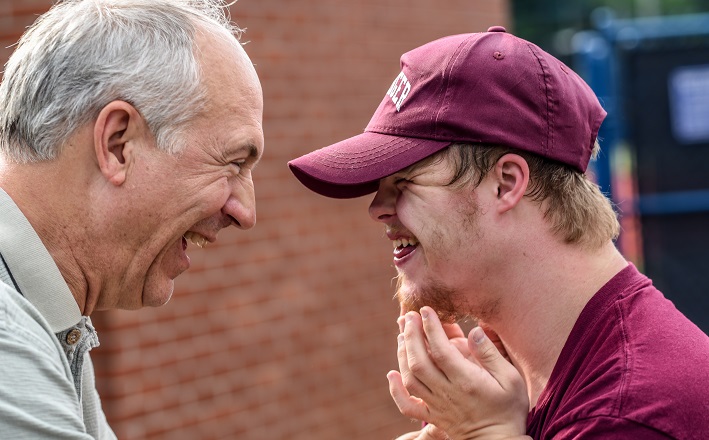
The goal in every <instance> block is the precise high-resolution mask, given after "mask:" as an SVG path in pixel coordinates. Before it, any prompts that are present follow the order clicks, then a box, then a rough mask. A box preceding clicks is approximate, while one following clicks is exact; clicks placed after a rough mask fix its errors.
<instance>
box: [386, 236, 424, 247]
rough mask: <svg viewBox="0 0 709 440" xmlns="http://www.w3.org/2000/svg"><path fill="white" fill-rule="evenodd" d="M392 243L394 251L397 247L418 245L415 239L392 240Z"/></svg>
mask: <svg viewBox="0 0 709 440" xmlns="http://www.w3.org/2000/svg"><path fill="white" fill-rule="evenodd" d="M392 243H393V244H394V249H396V248H398V247H406V246H414V245H417V244H419V242H418V240H416V239H415V238H408V239H407V238H402V239H399V240H393V241H392Z"/></svg>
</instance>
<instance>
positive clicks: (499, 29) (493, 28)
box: [487, 26, 507, 32]
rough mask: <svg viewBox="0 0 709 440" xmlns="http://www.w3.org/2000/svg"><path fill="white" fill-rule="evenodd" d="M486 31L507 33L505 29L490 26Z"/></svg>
mask: <svg viewBox="0 0 709 440" xmlns="http://www.w3.org/2000/svg"><path fill="white" fill-rule="evenodd" d="M487 31H488V32H507V29H505V28H504V27H503V26H491V27H490V28H489V29H488V30H487Z"/></svg>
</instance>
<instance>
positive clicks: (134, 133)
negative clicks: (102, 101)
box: [93, 101, 149, 186]
mask: <svg viewBox="0 0 709 440" xmlns="http://www.w3.org/2000/svg"><path fill="white" fill-rule="evenodd" d="M148 136H149V130H147V129H146V124H145V120H144V119H143V117H142V116H141V115H140V113H139V112H138V111H137V110H136V109H135V107H133V106H132V105H130V104H129V103H127V102H124V101H112V102H110V103H108V104H107V105H106V106H105V107H104V108H103V109H101V112H100V113H99V115H98V117H97V118H96V122H95V123H94V133H93V143H94V149H95V152H96V160H97V163H98V167H99V169H100V170H101V174H103V176H104V177H105V178H106V180H107V181H109V182H111V183H112V184H113V185H116V186H120V185H122V184H123V183H124V182H125V180H126V177H127V174H128V171H129V169H130V167H131V166H132V165H133V163H134V162H135V147H136V144H137V143H138V142H145V141H148V140H149V139H147V137H148Z"/></svg>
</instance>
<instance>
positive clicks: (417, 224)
mask: <svg viewBox="0 0 709 440" xmlns="http://www.w3.org/2000/svg"><path fill="white" fill-rule="evenodd" d="M453 173H454V170H453V167H452V164H451V161H450V159H449V158H448V155H447V153H446V152H445V151H444V152H443V153H439V155H437V156H435V157H434V158H433V159H432V160H424V161H422V162H419V163H418V164H415V165H413V166H412V167H409V168H407V169H405V170H403V171H400V172H398V173H396V174H393V175H391V176H389V177H386V178H384V179H382V180H381V181H380V184H379V190H378V192H377V194H376V196H375V198H374V200H373V201H372V204H371V205H370V207H369V214H370V216H371V217H372V219H373V220H375V221H379V222H382V223H384V224H385V225H386V234H387V237H388V238H389V239H390V240H392V243H393V246H394V265H395V266H396V269H397V272H398V274H399V289H398V291H397V297H398V299H399V301H400V303H401V306H402V312H405V311H409V310H416V311H418V310H419V309H420V308H421V307H423V306H424V305H428V306H431V307H433V308H434V310H436V311H437V312H438V313H439V315H440V316H441V318H442V319H445V320H448V321H453V320H456V319H459V318H461V317H462V316H465V315H468V314H473V315H476V316H479V315H480V314H485V313H486V312H487V309H489V308H491V307H494V306H495V303H494V301H491V300H488V299H485V298H484V297H482V296H479V295H475V294H474V293H475V292H476V290H477V288H478V286H480V285H482V282H481V281H483V280H484V278H485V277H486V276H487V273H488V271H487V267H486V265H487V264H489V263H488V260H487V259H486V258H485V253H486V247H487V246H488V245H487V244H486V239H485V238H486V236H485V230H484V228H485V226H484V221H483V220H484V217H485V209H484V204H481V203H480V198H479V195H478V189H476V188H475V187H474V186H473V184H472V183H462V184H458V183H456V184H454V185H448V183H449V182H450V181H451V179H452V176H453ZM471 293H473V295H471ZM471 298H474V299H473V300H471Z"/></svg>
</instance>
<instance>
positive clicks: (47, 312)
mask: <svg viewBox="0 0 709 440" xmlns="http://www.w3.org/2000/svg"><path fill="white" fill-rule="evenodd" d="M0 253H2V256H3V258H4V259H5V263H6V264H7V266H8V268H9V269H10V272H11V273H12V276H13V277H14V279H15V282H16V283H17V285H18V286H19V288H20V291H21V293H22V295H23V296H24V297H25V298H26V299H27V300H28V301H29V302H30V303H32V305H33V306H35V308H37V310H39V312H40V313H41V314H42V316H44V319H46V320H47V322H48V323H49V326H50V327H51V328H52V331H53V332H55V333H58V332H60V331H63V330H66V329H67V328H69V327H72V326H74V325H76V324H77V323H78V322H79V321H81V310H79V305H78V304H77V303H76V300H75V299H74V296H73V295H72V293H71V291H70V290H69V286H68V285H67V284H66V281H65V280H64V277H62V274H61V273H60V272H59V268H58V267H57V265H56V263H55V262H54V259H52V256H51V255H50V254H49V251H48V250H47V248H46V247H44V244H43V243H42V240H41V239H40V238H39V236H38V235H37V232H35V230H34V228H33V227H32V225H31V224H30V222H29V221H28V220H27V218H26V217H25V216H24V214H22V211H20V209H19V208H18V207H17V205H16V204H15V202H14V201H13V200H12V198H10V196H9V195H8V194H7V193H6V192H5V191H4V190H3V189H2V188H0Z"/></svg>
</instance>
